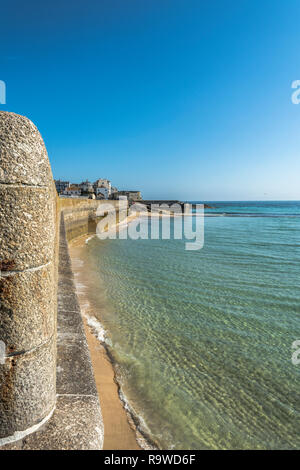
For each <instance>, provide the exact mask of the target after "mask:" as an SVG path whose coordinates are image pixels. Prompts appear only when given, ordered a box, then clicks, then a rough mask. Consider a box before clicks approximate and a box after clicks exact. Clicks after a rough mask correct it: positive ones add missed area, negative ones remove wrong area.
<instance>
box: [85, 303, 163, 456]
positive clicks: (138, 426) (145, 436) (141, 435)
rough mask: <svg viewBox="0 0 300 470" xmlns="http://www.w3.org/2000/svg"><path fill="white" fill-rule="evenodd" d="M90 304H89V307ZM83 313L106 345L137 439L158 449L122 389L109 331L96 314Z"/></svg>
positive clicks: (148, 448)
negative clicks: (112, 352) (108, 334)
mask: <svg viewBox="0 0 300 470" xmlns="http://www.w3.org/2000/svg"><path fill="white" fill-rule="evenodd" d="M88 307H89V305H87V308H88ZM82 315H83V316H84V318H85V319H86V321H87V324H88V325H89V327H90V328H91V330H92V333H93V334H94V336H95V337H96V338H97V340H98V341H99V342H100V343H101V344H102V345H103V346H104V347H105V350H106V352H107V355H108V357H109V359H110V361H111V363H112V366H113V369H114V373H115V380H116V383H117V385H118V393H119V398H120V400H121V402H122V405H123V407H124V409H125V411H126V414H127V418H128V421H129V424H130V425H131V427H132V428H133V429H134V431H135V433H136V440H137V443H138V444H139V446H140V447H141V448H142V449H144V450H157V449H158V447H157V445H156V444H155V443H154V442H153V441H152V439H151V437H150V435H151V433H150V430H149V428H148V426H147V424H146V422H145V420H144V418H143V417H142V416H141V415H139V414H138V413H137V412H136V411H135V409H134V408H133V406H132V405H131V404H130V402H129V400H128V399H127V397H126V395H125V393H124V392H123V390H122V377H121V374H120V372H119V368H118V364H117V363H116V362H115V360H114V359H113V357H112V354H111V353H110V351H109V348H108V346H109V347H112V343H111V341H110V339H109V338H108V336H107V331H106V329H105V328H104V326H103V325H102V324H101V322H100V321H99V320H97V318H95V317H94V316H91V315H89V314H87V313H85V311H83V312H82Z"/></svg>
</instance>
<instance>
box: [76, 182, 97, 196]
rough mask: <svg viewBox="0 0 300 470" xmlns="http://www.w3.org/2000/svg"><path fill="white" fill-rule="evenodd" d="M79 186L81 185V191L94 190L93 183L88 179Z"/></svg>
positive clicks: (90, 191) (89, 191)
mask: <svg viewBox="0 0 300 470" xmlns="http://www.w3.org/2000/svg"><path fill="white" fill-rule="evenodd" d="M79 186H80V188H81V191H82V192H83V193H93V192H94V188H93V185H92V183H90V182H89V181H88V180H86V181H83V182H82V183H81V184H80V185H79Z"/></svg>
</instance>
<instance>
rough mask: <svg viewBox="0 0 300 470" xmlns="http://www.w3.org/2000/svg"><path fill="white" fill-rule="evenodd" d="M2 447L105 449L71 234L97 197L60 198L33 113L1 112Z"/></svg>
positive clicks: (92, 219)
mask: <svg viewBox="0 0 300 470" xmlns="http://www.w3.org/2000/svg"><path fill="white" fill-rule="evenodd" d="M0 193H1V194H0V237H1V245H0V340H1V342H2V344H4V345H5V351H4V357H3V358H2V361H0V449H65V448H67V449H101V448H102V445H103V423H102V417H101V409H100V404H99V401H98V396H97V391H96V387H95V383H94V377H93V371H92V366H91V362H90V357H89V351H88V347H87V344H86V338H85V334H84V329H83V324H82V319H81V314H80V308H79V304H78V300H77V297H76V293H75V287H74V280H73V273H72V269H71V263H70V257H69V253H68V240H71V239H73V238H75V237H78V236H80V235H84V234H88V233H95V229H96V225H97V217H96V209H97V207H98V205H99V203H101V202H99V201H93V200H82V199H81V200H67V199H62V200H59V198H58V197H57V193H56V190H55V186H54V183H53V177H52V172H51V167H50V163H49V160H48V155H47V151H46V148H45V145H44V142H43V139H42V137H41V136H40V134H39V132H38V130H37V128H36V127H35V126H34V125H33V123H32V122H31V121H30V120H29V119H27V118H25V117H23V116H19V115H16V114H13V113H7V112H0Z"/></svg>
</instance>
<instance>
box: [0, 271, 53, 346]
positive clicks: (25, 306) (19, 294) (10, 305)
mask: <svg viewBox="0 0 300 470" xmlns="http://www.w3.org/2000/svg"><path fill="white" fill-rule="evenodd" d="M7 274H9V273H7ZM55 311H56V299H55V279H54V266H53V264H52V263H51V264H50V265H48V266H45V267H44V268H42V269H38V270H34V271H23V272H20V273H17V274H13V275H8V276H5V277H0V340H2V341H4V343H5V344H6V348H7V350H6V354H7V355H9V354H13V353H16V352H21V351H28V350H30V349H33V348H35V347H37V346H39V345H40V344H42V343H44V342H45V341H47V340H48V339H49V338H50V337H51V336H53V334H54V328H55V316H56V315H55Z"/></svg>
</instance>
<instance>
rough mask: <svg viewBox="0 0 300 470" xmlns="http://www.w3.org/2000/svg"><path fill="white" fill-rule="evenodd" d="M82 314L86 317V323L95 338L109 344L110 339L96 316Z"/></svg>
mask: <svg viewBox="0 0 300 470" xmlns="http://www.w3.org/2000/svg"><path fill="white" fill-rule="evenodd" d="M83 316H84V318H85V319H86V321H87V324H88V325H89V326H90V327H91V329H92V331H93V333H94V335H95V336H96V338H97V340H98V341H100V343H104V344H107V345H109V346H111V341H110V339H109V338H108V336H107V331H106V329H105V328H104V326H103V325H102V324H101V323H100V321H99V320H97V318H95V317H93V316H91V315H88V314H87V313H83Z"/></svg>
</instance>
